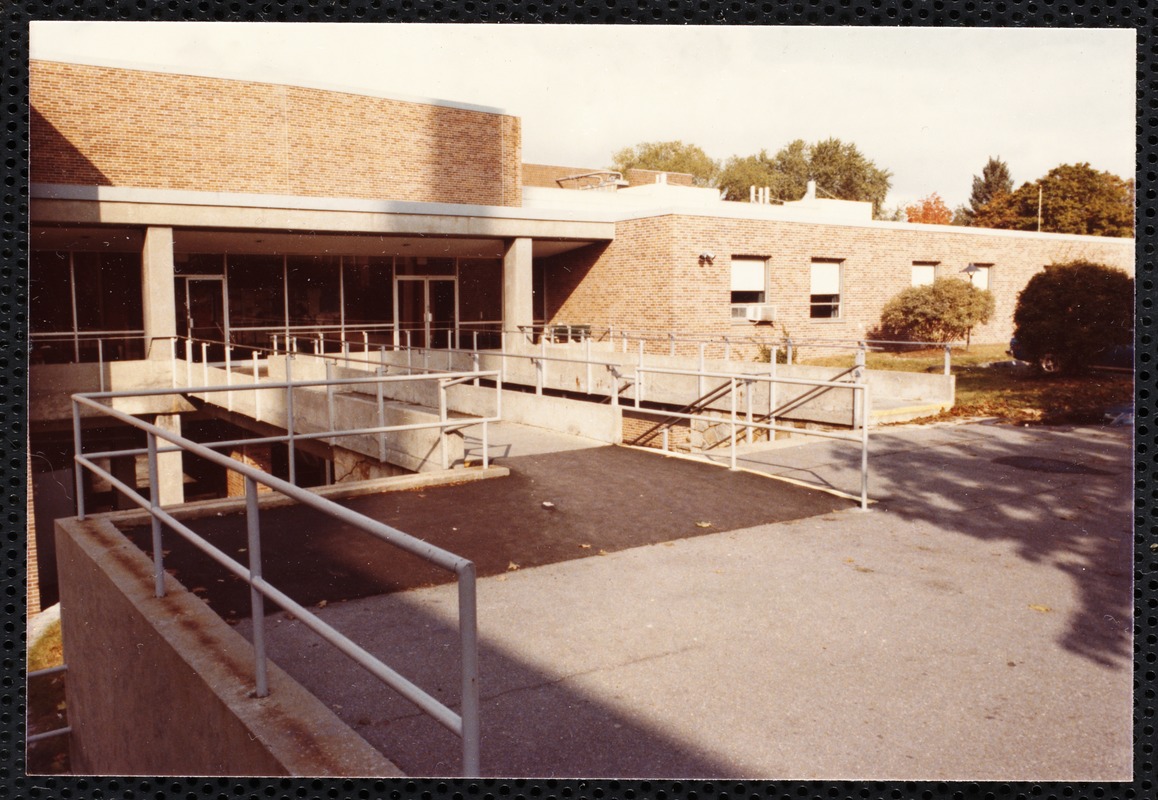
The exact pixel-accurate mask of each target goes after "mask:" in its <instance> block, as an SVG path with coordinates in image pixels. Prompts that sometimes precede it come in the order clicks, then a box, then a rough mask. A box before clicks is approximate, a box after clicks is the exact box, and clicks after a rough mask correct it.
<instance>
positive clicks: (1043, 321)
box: [1013, 261, 1134, 372]
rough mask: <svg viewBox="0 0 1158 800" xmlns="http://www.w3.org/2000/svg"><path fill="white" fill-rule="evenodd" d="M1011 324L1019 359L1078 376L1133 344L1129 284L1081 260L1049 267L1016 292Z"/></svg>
mask: <svg viewBox="0 0 1158 800" xmlns="http://www.w3.org/2000/svg"><path fill="white" fill-rule="evenodd" d="M1013 323H1014V332H1013V336H1014V338H1015V339H1017V350H1018V355H1019V356H1020V357H1021V358H1024V359H1025V360H1027V361H1031V362H1034V363H1039V364H1043V365H1049V368H1050V370H1051V371H1052V370H1060V371H1065V372H1077V371H1080V370H1082V369H1084V368H1085V367H1087V366H1088V365H1090V364H1092V363H1096V362H1097V360H1098V358H1099V356H1103V355H1104V354H1105V353H1107V352H1108V351H1109V350H1110V349H1111V348H1113V347H1116V346H1121V345H1126V344H1129V343H1130V342H1131V341H1132V340H1133V331H1134V279H1133V278H1131V277H1130V276H1129V275H1127V274H1126V273H1125V272H1123V271H1122V270H1119V269H1114V268H1113V267H1107V266H1105V265H1103V264H1094V263H1090V262H1087V261H1073V262H1070V263H1068V264H1053V265H1051V266H1048V267H1046V268H1045V271H1043V272H1039V273H1038V274H1036V275H1034V276H1033V277H1032V278H1031V279H1030V281H1029V283H1027V284H1026V285H1025V288H1024V289H1022V290H1021V294H1019V295H1018V297H1017V310H1016V311H1014V313H1013Z"/></svg>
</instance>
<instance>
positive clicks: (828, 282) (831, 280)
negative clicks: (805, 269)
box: [811, 261, 840, 294]
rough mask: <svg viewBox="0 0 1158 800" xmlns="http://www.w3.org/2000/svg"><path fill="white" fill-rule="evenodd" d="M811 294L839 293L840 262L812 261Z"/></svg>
mask: <svg viewBox="0 0 1158 800" xmlns="http://www.w3.org/2000/svg"><path fill="white" fill-rule="evenodd" d="M811 293H812V294H840V264H839V263H833V262H827V261H813V262H812V288H811Z"/></svg>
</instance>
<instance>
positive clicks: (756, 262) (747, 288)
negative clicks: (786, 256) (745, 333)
mask: <svg viewBox="0 0 1158 800" xmlns="http://www.w3.org/2000/svg"><path fill="white" fill-rule="evenodd" d="M766 266H767V261H766V260H765V259H763V258H742V257H740V256H732V280H731V290H732V293H731V303H732V319H733V321H745V320H747V319H748V309H747V306H748V305H751V304H756V303H763V302H764V299H765V298H766V297H767V291H766V289H767V287H766V284H767V281H766V278H765V272H766V269H765V268H766Z"/></svg>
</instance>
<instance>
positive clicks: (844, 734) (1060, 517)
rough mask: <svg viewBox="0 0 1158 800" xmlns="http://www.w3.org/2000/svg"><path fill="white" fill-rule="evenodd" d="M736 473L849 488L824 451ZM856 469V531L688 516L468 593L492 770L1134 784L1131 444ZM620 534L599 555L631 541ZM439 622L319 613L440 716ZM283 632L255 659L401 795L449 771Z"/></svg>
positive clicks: (1019, 446) (921, 453)
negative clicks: (267, 655) (868, 496)
mask: <svg viewBox="0 0 1158 800" xmlns="http://www.w3.org/2000/svg"><path fill="white" fill-rule="evenodd" d="M626 452H629V451H626ZM643 455H644V456H646V457H647V458H650V459H652V463H654V464H657V465H658V464H667V463H669V462H674V460H671V459H667V460H665V459H662V458H660V457H657V456H651V455H648V454H643ZM746 458H747V459H749V461H750V464H751V465H754V464H756V463H757V462H764V466H765V467H767V468H768V469H773V470H779V471H783V472H784V473H786V474H790V475H793V476H795V477H799V478H807V479H809V480H815V481H819V482H821V483H827V484H831V485H833V486H836V487H837V488H841V489H844V490H846V491H847V490H848V489H849V486H850V485H851V486H856V485H857V483H856V479H855V477H853V478H852V481H851V484H849V479H850V476H851V475H852V473H851V472H850V470H851V469H852V467H853V466H854V465H855V463H856V458H857V454H856V453H852V452H850V453H844V452H842V451H841V450H840V449H838V446H837V445H833V444H829V443H823V442H822V443H817V444H802V445H794V446H792V447H786V448H780V449H776V450H770V451H766V452H765V453H763V454H757V453H750V454H748V455H747V456H746ZM677 463H686V462H677ZM872 465H873V476H872V484H871V491H872V496H873V497H878V498H882V502H881V503H880V504H879V505H877V506H875V507H874V509H873V510H871V511H869V512H867V513H866V512H861V511H859V510H843V511H837V512H834V513H823V514H820V515H818V516H810V517H807V518H804V517H802V518H798V519H795V520H789V521H784V522H779V523H773V524H754V525H751V526H749V527H742V528H734V529H732V530H729V531H720V532H717V531H716V529H714V528H713V529H707V530H708V535H702V536H693V537H689V538H680V536H679V534H680V531H682V530H683V528H682V527H681V526H682V525H683V524H684V523H685V522H686V520H685V517H686V516H687V514H686V512H684V513H682V514H676V515H672V516H670V517H665V518H664V519H663V520H661V521H660V522H658V523H657V524H656V525H655V528H654V529H655V530H659V531H662V530H667V531H668V535H660V536H658V537H656V539H655V541H654V542H651V541H648V542H646V543H641V544H640V545H639V546H634V547H627V548H625V549H621V550H618V551H616V552H609V553H608V555H606V556H603V557H594V558H582V559H576V560H568V561H562V562H557V563H550V564H545V565H544V566H541V567H537V568H533V569H532V568H529V565H528V564H525V565H523V566H522V568H520V569H517V570H515V569H512V570H510V571H505V572H502V573H501V574H494V575H492V576H491V577H490V578H486V579H484V580H482V581H481V582H480V587H479V599H480V613H479V617H480V621H481V636H482V641H483V643H484V645H483V652H482V657H481V658H482V661H481V663H482V675H483V684H482V694H483V698H484V702H483V769H484V772H485V773H486V774H494V775H504V776H510V775H535V776H547V775H553V776H610V777H687V778H691V777H700V778H708V777H710V778H725V777H746V778H747V777H763V778H801V779H803V778H829V779H833V778H860V779H890V780H900V779H937V780H984V779H994V780H1031V779H1032V780H1065V781H1076V780H1125V779H1128V778H1129V777H1130V773H1131V763H1132V762H1131V713H1132V706H1131V686H1132V666H1133V664H1132V656H1131V638H1130V619H1131V614H1132V599H1131V569H1132V567H1131V556H1130V553H1131V506H1132V502H1131V492H1132V488H1131V439H1130V434H1129V431H1128V430H1121V429H1108V428H1105V429H1103V428H1087V429H1080V428H1078V429H1067V428H1054V429H1050V428H1040V427H1039V428H1014V427H1009V426H988V425H941V426H927V427H903V428H893V429H885V430H881V431H880V432H878V433H876V434H874V443H873V455H872ZM718 474H723V475H728V473H727V472H725V471H721V472H720V473H718ZM624 482H625V476H624V475H623V474H622V473H609V474H606V475H603V476H602V477H601V479H600V480H598V481H597V482H595V483H594V484H593V485H591V486H589V487H588V488H587V491H589V492H591V493H592V494H598V493H599V492H602V491H615V490H616V487H618V486H621V485H623V484H624ZM664 485H665V484H663V483H662V482H657V483H656V484H655V486H656V487H657V488H660V489H662V487H663V486H664ZM684 490H686V487H685V489H681V490H680V491H684ZM529 491H531V494H529V495H528V498H529V499H532V500H535V501H539V500H540V498H542V499H548V498H550V497H554V496H555V495H554V494H553V493H547V494H541V495H540V494H537V493H534V491H533V488H532V489H531V490H529ZM715 491H729V490H727V489H724V488H717V489H716V490H715ZM677 494H678V492H675V491H669V492H667V493H665V497H668V498H669V499H671V500H678V497H676V496H675V495H677ZM578 496H580V495H578V494H577V495H575V497H578ZM733 497H734V496H733V495H731V494H730V493H729V494H728V496H727V497H725V498H723V499H722V500H721V502H720V503H719V504H718V505H716V506H714V507H713V509H712V511H711V512H710V513H705V514H703V515H699V514H693V515H692V516H704V517H706V518H707V520H708V521H712V522H713V523H719V519H716V518H714V515H715V514H716V513H719V512H722V511H725V510H727V509H728V508H729V506H743V505H745V504H746V503H747V502H748V500H744V501H740V502H737V501H735V500H733V501H732V502H729V498H733ZM570 502H572V499H568V500H567V504H569V503H570ZM564 505H566V504H564ZM532 509H533V507H532V508H528V509H526V510H527V512H528V513H529V512H530V511H531V510H532ZM619 510H621V509H619V508H618V507H616V508H613V509H611V510H610V511H609V512H608V513H607V514H606V515H605V516H601V517H600V519H599V520H598V521H597V523H596V524H594V525H593V528H592V531H593V532H597V529H599V528H606V529H609V530H610V529H618V530H622V529H627V528H630V527H632V526H633V525H635V524H638V522H639V518H634V519H631V520H627V519H625V518H624V517H623V516H622V515H621V514H620V513H618V512H619ZM511 516H515V514H513V513H512V514H511ZM539 519H540V520H541V521H542V522H544V523H546V521H547V520H548V519H550V517H549V516H547V514H546V512H544V513H543V515H542V516H541V517H539ZM692 524H694V523H692ZM697 530H700V529H697ZM615 535H616V536H618V535H620V534H615ZM652 535H653V536H654V534H652ZM593 546H596V547H598V546H601V545H599V544H594V543H593ZM453 609H454V597H453V590H452V589H451V587H445V586H443V587H432V588H427V589H421V590H417V591H410V592H402V593H397V594H393V595H389V596H380V597H368V598H364V599H361V600H353V601H350V602H346V603H336V604H330V605H328V606H327V607H326V608H325V609H323V610H322V612H321V613H322V615H323V616H324V617H325V618H327V619H328V620H329V621H331V622H332V623H334V624H336V625H338V626H339V627H340V628H342V629H343V630H348V631H349V632H350V633H351V634H352V635H353V636H354V637H355V638H356V639H357V640H358V641H360V642H362V643H364V644H366V645H367V646H368V647H369V648H370V649H372V650H374V651H375V652H378V653H380V654H382V655H384V656H385V657H387V658H389V660H390V662H391V663H392V664H399V665H401V670H402V672H403V673H404V674H407V675H410V676H413V677H415V678H416V679H418V680H419V681H420V682H421V683H422V685H423V686H426V687H430V688H432V689H433V690H434V691H435V692H436V694H438V695H439V696H441V697H445V698H449V699H451V700H452V701H453V698H454V697H455V696H456V692H457V689H456V686H457V673H456V669H457V667H456V666H455V664H454V658H453V657H451V658H447V657H446V655H447V653H448V652H450V653H453V652H454V651H453V648H454V642H455V635H454V633H453V630H452V625H453V618H454V617H453V614H454V611H453ZM275 619H276V621H275V623H274V624H273V625H271V626H270V628H269V630H270V633H269V636H270V651H271V654H272V656H273V657H274V658H275V659H276V660H277V661H278V663H279V664H281V665H282V666H284V667H285V668H287V669H288V670H290V671H291V672H292V673H293V674H295V675H297V676H298V678H299V680H301V681H302V682H303V683H305V684H306V685H307V686H308V687H309V688H311V689H312V690H313V691H315V692H316V693H317V694H318V695H319V696H320V697H322V698H323V699H324V701H325V702H327V703H329V704H330V705H331V706H332V707H333V708H335V709H336V710H337V711H338V713H339V714H341V715H343V716H344V717H345V718H346V719H347V721H348V722H349V723H350V724H351V725H353V726H354V727H355V728H356V729H357V730H358V731H359V732H360V733H362V735H364V736H365V737H366V738H367V739H368V740H370V741H371V742H372V743H374V744H375V745H377V746H379V747H381V748H382V749H383V750H384V752H386V753H387V754H388V755H389V756H390V758H391V759H393V760H394V761H395V762H396V763H398V764H399V765H400V766H402V768H403V769H405V770H407V771H408V772H409V773H410V774H414V775H425V774H437V775H442V774H453V773H455V772H456V771H457V769H458V761H457V753H458V742H457V739H455V738H454V737H452V736H450V735H449V734H447V733H445V732H444V731H442V730H441V729H440V728H438V726H437V725H436V724H434V723H432V722H430V721H429V720H427V719H425V718H424V717H422V716H420V715H418V714H417V713H416V712H415V711H414V709H413V708H412V707H410V706H409V705H408V704H407V703H405V702H404V701H401V700H397V699H395V698H392V697H389V696H388V694H389V693H388V692H384V691H383V690H382V689H381V688H380V687H379V686H377V685H376V684H375V682H374V681H373V680H372V679H370V678H369V677H368V676H366V675H365V674H364V673H362V672H361V671H360V670H359V669H358V668H357V667H354V666H352V665H350V664H349V663H347V662H345V661H344V659H342V658H341V657H339V656H337V655H335V654H334V653H333V652H332V651H330V650H328V649H327V648H324V647H321V646H319V645H318V644H317V640H316V639H314V637H313V636H312V634H310V633H309V632H308V631H305V630H304V629H303V627H302V626H301V624H300V623H299V622H296V621H294V620H290V619H286V618H284V617H278V618H275ZM245 628H246V623H244V622H243V623H241V624H240V625H239V629H241V630H243V631H244V630H245Z"/></svg>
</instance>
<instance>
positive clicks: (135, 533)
mask: <svg viewBox="0 0 1158 800" xmlns="http://www.w3.org/2000/svg"><path fill="white" fill-rule="evenodd" d="M499 463H501V464H502V465H503V466H506V467H507V468H509V469H510V471H511V474H510V476H509V477H507V478H499V479H496V480H488V481H474V482H471V483H463V484H459V485H452V486H439V487H433V488H428V489H421V490H411V491H403V492H387V493H383V494H378V495H368V496H363V497H356V498H351V499H349V500H343V501H341V503H342V505H344V506H347V507H349V508H352V509H354V510H356V511H358V512H360V513H362V514H365V515H367V516H369V517H371V518H373V519H376V520H379V521H381V522H384V523H386V524H387V525H391V526H393V527H396V528H398V529H400V530H403V531H405V532H407V533H409V534H411V535H412V536H415V537H418V538H420V539H424V540H426V541H428V542H431V543H432V544H435V545H437V546H439V547H442V548H444V549H446V550H449V551H450V552H452V553H455V554H458V555H461V556H463V557H465V558H468V559H470V560H471V561H473V562H474V563H475V565H476V568H477V571H478V574H479V576H487V575H498V574H502V573H504V572H506V571H508V570H511V569H524V568H528V567H536V566H541V565H544V564H553V563H557V562H560V561H568V560H571V559H576V558H585V557H597V556H598V555H599V554H600V553H610V552H614V551H616V550H625V549H628V548H632V547H639V546H642V545H649V544H658V543H660V542H665V541H671V540H674V539H683V538H688V537H692V536H702V535H704V534H709V533H718V532H720V531H728V530H736V529H740V528H749V527H752V526H754V525H761V524H765V523H770V522H784V521H787V520H792V519H802V518H804V517H811V516H817V515H819V514H826V513H829V512H831V511H836V510H840V509H844V508H851V507H853V506H854V505H855V503H854V502H853V501H851V500H845V499H843V498H840V497H836V496H833V495H830V494H827V493H825V492H819V491H816V490H812V489H806V488H804V487H801V486H795V485H793V484H789V483H784V482H782V481H777V480H773V479H770V478H767V477H762V476H759V475H753V474H751V473H747V472H731V471H729V470H727V469H723V468H720V467H717V466H711V465H707V464H702V463H697V462H694V461H689V460H686V459H680V458H665V457H663V456H661V455H658V454H652V453H645V452H641V451H638V450H633V449H631V448H626V447H598V448H590V449H585V450H572V451H567V452H561V453H552V454H548V455H536V456H522V457H517V458H509V459H503V460H502V461H501V462H499ZM544 503H547V504H549V505H547V506H545V505H544ZM189 524H190V527H192V528H193V530H195V531H197V532H198V533H199V534H200V535H202V536H204V537H205V538H207V539H208V540H209V541H211V542H212V543H213V544H214V545H216V546H217V547H219V548H221V549H222V550H224V551H225V552H226V553H228V554H230V555H231V556H233V557H234V558H237V559H238V560H239V561H241V562H242V563H246V562H247V559H248V554H247V552H246V550H245V547H246V529H245V518H244V516H242V515H229V516H222V517H216V518H208V519H201V520H196V521H194V522H192V523H189ZM261 529H262V555H263V562H264V563H263V571H264V575H265V577H266V579H267V580H269V581H270V582H271V583H273V584H274V585H275V586H277V587H278V588H279V589H281V590H283V591H285V592H286V593H287V594H289V595H290V596H291V597H293V598H294V599H295V600H296V601H298V602H299V603H301V604H303V605H306V606H313V605H317V604H318V603H321V602H323V601H325V602H327V603H334V602H340V601H342V600H352V599H355V598H360V597H369V596H373V595H379V594H387V593H390V592H396V591H401V590H405V589H414V588H419V587H422V586H431V585H434V584H438V583H449V582H451V581H453V580H454V576H453V575H452V574H451V573H448V572H444V571H442V570H439V569H437V568H435V567H432V566H430V565H428V564H426V563H424V562H422V561H420V560H419V559H417V558H415V557H414V556H410V555H408V554H406V553H403V552H402V551H400V550H398V549H397V548H395V547H392V546H390V545H388V544H385V543H383V542H381V541H379V540H377V539H375V538H374V537H372V536H370V535H368V534H365V533H363V532H361V531H358V530H356V529H354V528H351V527H349V526H347V525H343V524H340V523H336V522H334V521H333V520H331V519H329V518H328V517H326V516H325V515H323V514H321V513H320V512H317V511H314V510H312V509H308V508H302V507H287V508H273V509H267V510H263V511H262V512H261ZM125 533H126V534H127V535H128V536H129V538H131V539H132V540H133V541H134V542H136V543H137V545H138V546H140V547H141V548H142V549H145V550H146V551H147V550H148V548H149V547H150V545H149V541H150V534H149V529H148V528H137V529H133V530H128V531H125ZM164 547H165V549H166V550H168V551H169V553H168V555H166V558H165V566H166V568H167V569H172V570H173V571H174V572H173V574H174V575H175V576H176V577H177V579H178V580H180V581H181V583H182V584H184V585H185V587H186V588H188V589H190V590H191V591H193V592H195V593H196V594H197V595H198V596H200V597H201V598H202V599H204V600H207V601H208V602H209V604H210V605H211V606H212V607H213V608H214V610H216V611H217V612H218V613H219V614H221V615H222V616H223V617H225V618H227V619H230V618H242V617H248V616H249V615H250V612H249V589H248V587H247V586H246V585H245V583H244V582H242V581H241V580H240V579H238V578H235V577H234V576H232V575H230V574H229V573H227V572H226V571H225V570H224V569H223V568H221V567H219V566H217V565H216V564H215V563H214V562H212V561H211V560H210V559H209V558H208V556H205V555H204V554H202V553H201V552H200V551H198V550H196V549H195V548H194V547H193V546H192V545H190V544H188V543H187V542H185V541H184V539H183V538H181V537H180V536H179V535H178V534H176V533H174V532H172V531H166V533H165V545H164ZM276 610H277V609H275V608H273V607H272V606H271V605H270V604H269V603H267V608H266V611H267V613H273V612H274V611H276Z"/></svg>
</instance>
